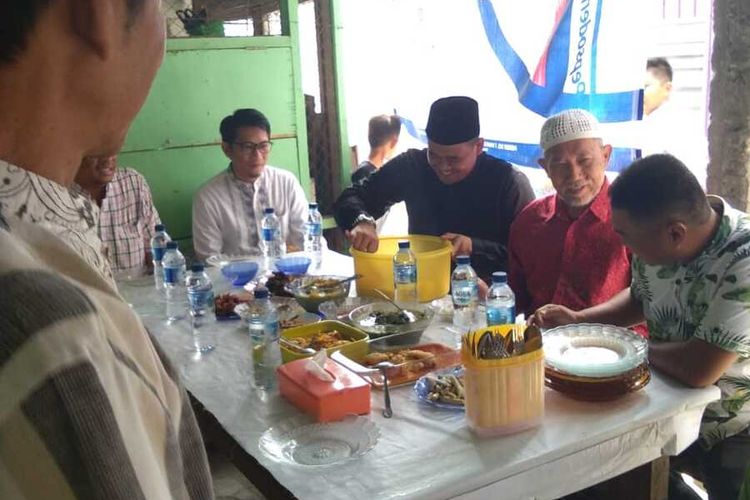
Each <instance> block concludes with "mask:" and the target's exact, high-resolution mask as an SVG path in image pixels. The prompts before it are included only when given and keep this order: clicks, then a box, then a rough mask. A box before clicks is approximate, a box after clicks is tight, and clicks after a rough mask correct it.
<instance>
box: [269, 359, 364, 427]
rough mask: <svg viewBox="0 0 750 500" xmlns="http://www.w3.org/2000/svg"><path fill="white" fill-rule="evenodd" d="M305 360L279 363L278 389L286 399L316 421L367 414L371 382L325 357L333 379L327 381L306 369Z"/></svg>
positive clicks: (327, 368) (328, 370) (328, 420)
mask: <svg viewBox="0 0 750 500" xmlns="http://www.w3.org/2000/svg"><path fill="white" fill-rule="evenodd" d="M307 362H308V359H298V360H296V361H292V362H290V363H286V364H284V365H281V366H280V367H279V368H278V369H277V373H278V375H279V391H280V392H281V395H282V396H284V397H285V398H286V399H287V400H289V402H291V403H292V404H293V405H294V406H296V407H297V408H299V409H301V410H302V411H304V412H306V413H309V414H310V415H312V416H313V417H314V418H315V420H317V421H318V422H333V421H336V420H341V419H343V418H344V417H346V416H347V415H352V414H354V415H365V414H367V413H370V384H368V383H367V382H365V381H364V380H363V379H362V378H361V377H360V376H359V375H356V374H354V373H352V372H350V371H349V370H347V369H346V368H344V367H342V366H341V365H339V364H338V363H335V362H334V361H331V360H330V359H328V360H326V365H325V369H326V371H327V372H328V373H330V374H331V375H332V376H333V377H334V380H333V382H326V381H323V380H320V379H319V378H318V377H316V376H314V375H312V374H311V373H309V372H307V370H305V364H306V363H307Z"/></svg>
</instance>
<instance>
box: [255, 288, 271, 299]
mask: <svg viewBox="0 0 750 500" xmlns="http://www.w3.org/2000/svg"><path fill="white" fill-rule="evenodd" d="M253 296H254V297H255V298H256V299H267V298H268V288H266V287H264V286H261V287H259V288H256V289H255V290H254V291H253Z"/></svg>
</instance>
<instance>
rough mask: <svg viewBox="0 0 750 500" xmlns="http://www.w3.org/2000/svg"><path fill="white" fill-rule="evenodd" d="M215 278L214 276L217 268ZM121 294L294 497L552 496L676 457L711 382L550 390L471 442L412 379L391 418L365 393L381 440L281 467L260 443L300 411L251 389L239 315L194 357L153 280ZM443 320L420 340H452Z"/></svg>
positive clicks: (185, 328)
mask: <svg viewBox="0 0 750 500" xmlns="http://www.w3.org/2000/svg"><path fill="white" fill-rule="evenodd" d="M351 270H352V263H351V259H349V258H348V257H345V256H341V255H337V254H334V253H333V252H329V253H326V256H325V258H324V264H323V267H322V270H321V272H323V271H325V272H334V273H336V274H342V275H345V274H348V273H349V272H351ZM213 274H214V275H215V273H213ZM120 288H121V292H122V294H123V296H124V297H125V298H126V299H127V300H129V301H130V302H131V304H133V307H134V308H135V309H136V310H137V311H139V312H140V313H142V317H143V320H144V323H145V324H146V326H147V327H148V328H149V330H150V331H151V332H152V333H153V334H154V336H155V337H156V339H157V340H158V342H159V343H160V345H161V346H162V348H163V349H164V350H165V352H166V353H167V354H168V355H169V356H170V358H171V359H172V361H173V362H174V364H175V365H176V366H177V367H178V369H179V371H180V373H181V376H182V377H183V381H184V383H185V385H186V387H187V388H188V390H189V391H190V392H191V393H192V394H193V395H194V396H195V397H196V398H197V399H198V400H199V401H200V402H201V403H202V404H203V406H204V407H205V408H206V409H207V410H208V411H210V412H211V413H212V414H213V415H214V416H215V417H216V419H217V420H218V422H219V423H220V424H221V425H222V426H223V427H224V428H225V429H226V431H227V432H228V433H229V434H230V435H232V436H233V438H234V439H235V440H236V441H237V443H238V444H239V445H240V446H242V448H243V449H244V450H245V451H246V452H247V453H249V454H250V455H252V456H253V457H255V458H256V459H257V460H258V461H259V462H260V463H261V464H262V465H263V466H264V467H266V468H267V469H268V470H269V471H270V472H271V473H272V474H273V475H274V477H275V478H276V479H277V480H278V481H279V482H280V483H281V484H283V485H284V486H285V487H286V488H287V489H289V490H290V491H291V492H292V493H293V494H294V495H295V496H297V497H299V498H303V499H306V498H309V499H319V498H326V499H338V498H341V499H351V498H367V499H391V498H425V499H427V498H429V499H439V498H453V497H458V498H466V499H469V498H472V499H473V498H476V499H479V498H493V497H494V498H503V499H513V498H539V499H543V498H550V499H551V498H557V497H559V496H562V495H565V494H568V493H571V492H574V491H578V490H581V489H583V488H586V487H588V486H590V485H593V484H596V483H598V482H601V481H603V480H605V479H608V478H611V477H614V476H616V475H619V474H621V473H623V472H626V471H628V470H630V469H632V468H634V467H637V466H639V465H642V464H644V463H647V462H649V461H651V460H653V459H655V458H657V457H659V456H661V455H665V454H666V455H674V454H676V453H679V452H680V451H682V450H683V449H685V448H686V447H687V446H688V445H689V444H690V443H691V442H692V441H693V440H694V439H695V438H696V437H697V433H698V426H699V423H700V418H701V415H702V413H703V409H704V408H705V406H706V405H707V404H708V403H709V402H711V401H713V400H715V399H717V398H718V397H719V391H718V389H717V388H715V387H709V388H706V389H688V388H686V387H684V386H682V385H680V384H678V383H676V382H672V381H670V380H669V379H667V378H666V377H664V376H662V375H660V374H659V373H653V378H652V380H651V383H650V384H649V385H648V386H647V387H646V388H645V389H644V390H642V391H640V392H638V393H635V394H631V395H629V396H627V397H625V398H622V399H620V400H617V401H615V402H610V403H585V402H577V401H574V400H571V399H569V398H567V397H565V396H563V395H561V394H558V393H556V392H554V391H551V390H547V392H546V416H545V418H544V421H543V423H542V425H541V426H540V427H538V428H536V429H532V430H529V431H526V432H522V433H520V434H516V435H513V436H507V437H501V438H494V439H483V440H480V439H478V438H476V437H475V436H474V435H473V434H472V433H471V432H470V431H469V429H468V428H467V426H466V422H465V421H464V417H463V414H462V413H457V412H453V411H446V410H439V409H434V408H431V407H427V406H424V405H422V404H420V403H419V402H418V401H417V399H416V397H415V396H414V393H413V391H412V389H411V387H401V388H397V389H395V390H393V393H392V399H393V409H394V416H393V418H392V419H385V418H383V417H382V416H381V410H382V408H383V401H382V393H381V392H380V391H376V390H373V410H372V413H371V415H370V418H371V419H372V420H373V421H374V422H375V423H376V424H377V425H378V427H379V428H380V431H381V437H380V440H379V442H378V444H377V445H376V446H375V448H374V449H373V450H371V451H370V452H369V453H367V454H366V455H364V456H363V457H361V458H359V459H356V460H351V461H349V462H345V463H341V464H337V465H334V466H329V467H304V466H295V465H288V464H281V463H277V462H275V461H273V460H271V459H269V458H268V457H266V456H265V455H264V454H263V453H262V452H261V451H260V450H259V448H258V439H259V438H260V436H261V434H262V433H263V432H264V431H265V430H266V429H267V428H268V427H270V426H271V425H273V424H274V422H278V421H281V420H283V419H285V418H288V417H291V416H293V415H296V414H298V412H297V410H296V409H295V408H294V407H292V406H291V405H290V404H288V403H287V402H286V401H284V400H283V399H282V398H281V397H280V396H278V394H273V395H271V396H270V397H267V398H265V399H267V400H266V401H264V400H262V399H261V396H260V395H259V394H258V393H256V391H255V390H254V389H253V387H252V383H251V381H252V361H251V357H250V349H249V340H248V338H247V335H246V334H245V331H244V329H243V328H242V327H241V325H240V324H239V323H238V322H217V323H216V330H217V336H218V346H217V348H216V350H215V351H214V352H211V353H208V354H206V355H196V354H195V353H194V352H193V351H192V350H191V346H192V339H191V334H190V325H189V323H188V321H187V320H183V321H180V322H177V323H175V324H173V325H168V324H166V322H165V320H164V319H163V310H162V309H163V303H162V302H160V301H159V300H158V299H157V298H156V294H155V291H154V290H153V287H148V286H136V285H135V284H128V283H122V284H121V286H120ZM451 337H452V335H451V334H450V333H448V332H447V331H446V330H444V329H443V328H442V327H441V326H440V324H439V323H435V324H433V326H431V327H430V328H429V329H428V330H427V331H426V332H425V335H424V338H425V339H430V340H438V341H440V340H442V341H446V342H447V341H450V339H451Z"/></svg>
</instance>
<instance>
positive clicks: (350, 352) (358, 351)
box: [280, 320, 370, 363]
mask: <svg viewBox="0 0 750 500" xmlns="http://www.w3.org/2000/svg"><path fill="white" fill-rule="evenodd" d="M333 330H337V331H338V332H339V333H340V334H341V338H344V339H348V340H351V341H352V342H350V343H348V344H345V345H343V346H341V347H330V348H328V349H326V352H327V353H328V355H329V356H330V355H331V354H332V353H334V352H336V351H341V352H342V353H344V354H345V355H346V356H347V357H348V358H350V359H353V360H356V361H359V360H361V359H363V358H364V357H365V356H367V353H369V352H370V345H369V344H368V343H367V341H368V340H369V339H370V337H369V335H367V334H366V333H365V332H363V331H362V330H359V329H358V328H354V327H353V326H351V325H347V324H346V323H342V322H341V321H331V320H328V321H320V322H318V323H311V324H309V325H302V326H297V327H295V328H289V329H288V330H284V331H283V332H281V336H282V337H284V338H285V339H287V340H289V339H293V338H297V337H312V336H313V335H315V334H316V333H323V332H331V331H333ZM280 347H281V361H282V362H283V363H288V362H290V361H294V360H295V359H302V358H309V357H310V356H312V354H304V353H301V352H296V351H294V350H293V349H288V348H287V347H286V346H284V345H282V346H280Z"/></svg>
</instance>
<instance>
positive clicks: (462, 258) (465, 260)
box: [456, 255, 471, 265]
mask: <svg viewBox="0 0 750 500" xmlns="http://www.w3.org/2000/svg"><path fill="white" fill-rule="evenodd" d="M456 264H459V265H460V264H471V257H469V256H468V255H459V256H457V257H456Z"/></svg>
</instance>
